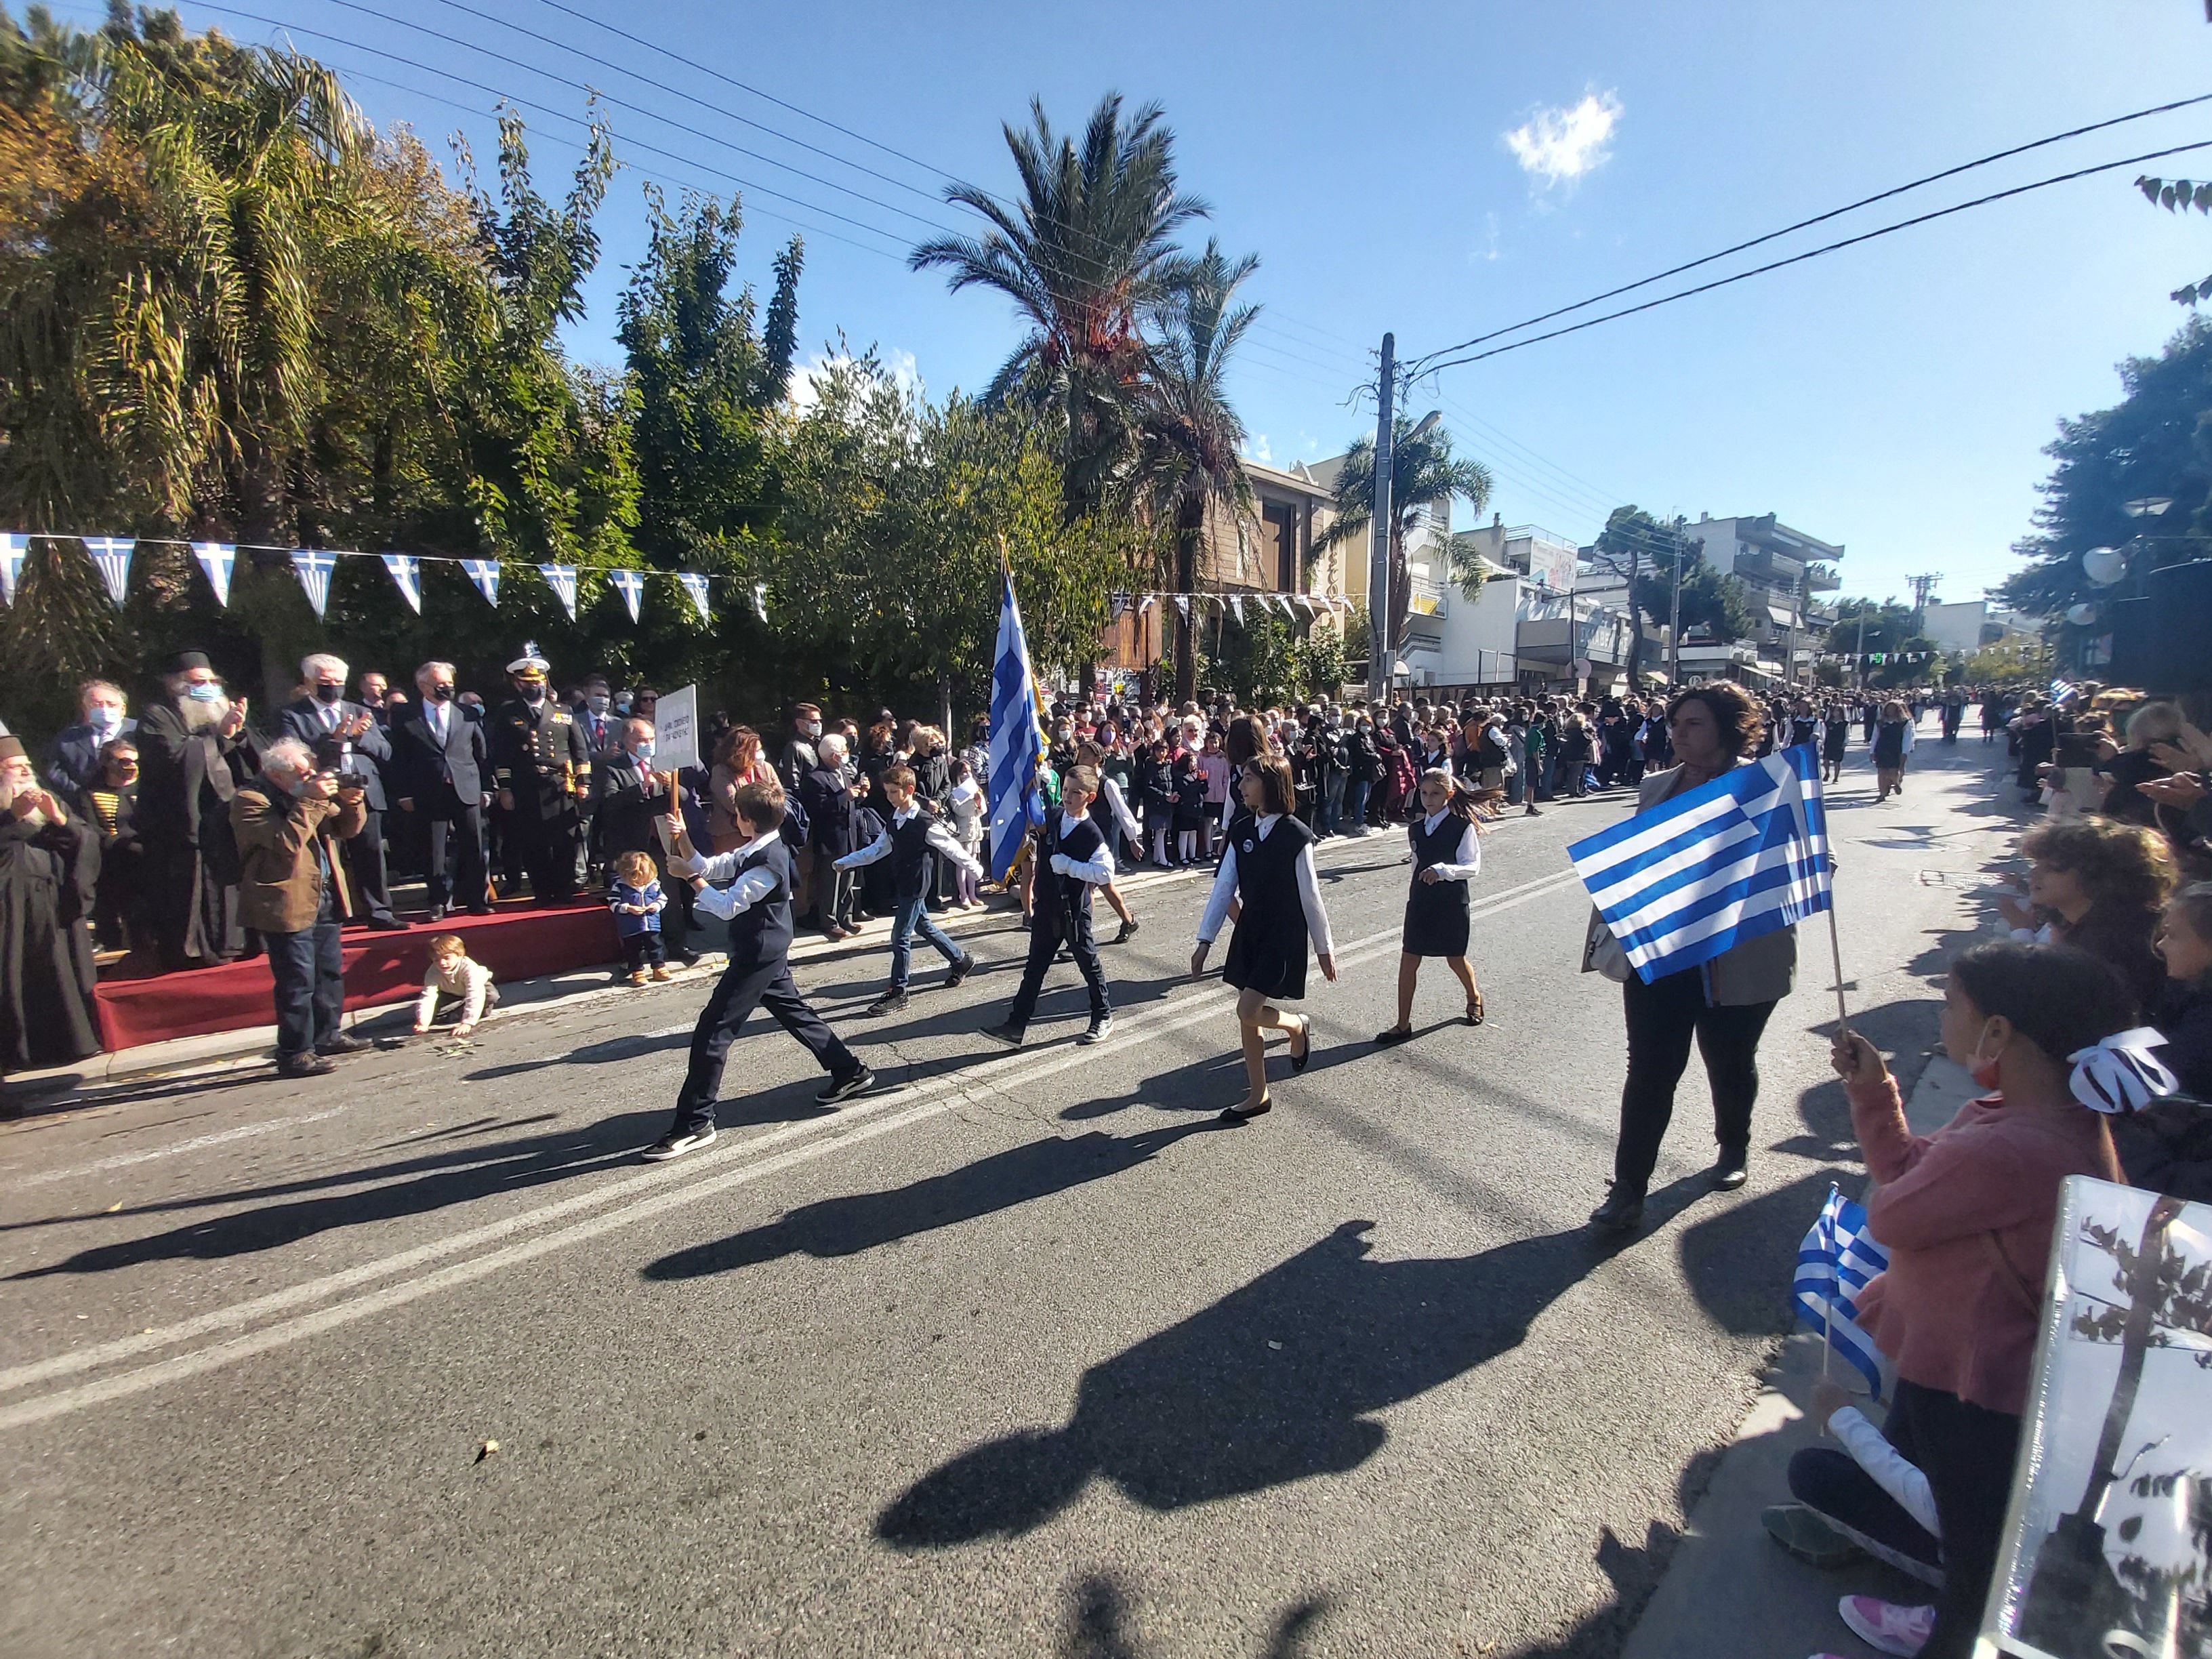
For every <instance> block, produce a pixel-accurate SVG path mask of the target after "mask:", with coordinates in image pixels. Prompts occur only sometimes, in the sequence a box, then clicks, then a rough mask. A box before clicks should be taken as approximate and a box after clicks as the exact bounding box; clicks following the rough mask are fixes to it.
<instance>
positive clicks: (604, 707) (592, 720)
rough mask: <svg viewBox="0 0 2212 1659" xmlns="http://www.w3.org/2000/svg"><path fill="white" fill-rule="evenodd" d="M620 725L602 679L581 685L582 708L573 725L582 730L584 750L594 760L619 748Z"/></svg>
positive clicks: (593, 678)
mask: <svg viewBox="0 0 2212 1659" xmlns="http://www.w3.org/2000/svg"><path fill="white" fill-rule="evenodd" d="M622 723H623V717H622V716H621V715H620V714H617V713H615V700H614V698H613V696H611V694H610V693H609V692H608V690H607V682H606V677H605V675H603V674H594V675H592V678H589V679H587V680H586V681H585V682H584V706H583V709H582V711H581V712H580V714H578V715H577V716H576V724H577V725H578V726H581V727H582V728H583V732H584V748H585V750H586V751H587V752H588V753H589V754H590V755H591V757H592V759H593V760H594V761H596V760H598V759H599V757H601V756H602V755H607V754H611V753H612V752H613V751H615V750H618V749H620V748H621V747H622Z"/></svg>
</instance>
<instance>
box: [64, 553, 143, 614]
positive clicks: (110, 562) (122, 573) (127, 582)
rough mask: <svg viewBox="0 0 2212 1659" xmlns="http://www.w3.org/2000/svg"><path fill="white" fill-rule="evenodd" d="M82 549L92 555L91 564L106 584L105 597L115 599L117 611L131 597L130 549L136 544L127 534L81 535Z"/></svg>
mask: <svg viewBox="0 0 2212 1659" xmlns="http://www.w3.org/2000/svg"><path fill="white" fill-rule="evenodd" d="M78 539H79V540H81V541H82V542H83V544H84V550H85V551H86V552H87V553H88V554H90V555H91V556H92V562H93V566H94V568H95V569H97V570H98V571H99V572H100V580H101V581H102V582H103V583H105V584H106V587H107V597H108V598H109V599H112V600H114V601H115V608H116V609H117V610H118V611H120V610H122V609H123V602H124V601H125V599H129V598H130V597H131V550H132V549H133V548H135V547H137V545H138V544H137V542H136V541H134V540H132V539H131V538H130V537H128V536H82V537H80V538H78Z"/></svg>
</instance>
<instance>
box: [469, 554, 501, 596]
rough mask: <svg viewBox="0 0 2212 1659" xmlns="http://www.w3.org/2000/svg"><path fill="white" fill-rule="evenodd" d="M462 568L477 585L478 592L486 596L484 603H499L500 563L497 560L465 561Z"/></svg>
mask: <svg viewBox="0 0 2212 1659" xmlns="http://www.w3.org/2000/svg"><path fill="white" fill-rule="evenodd" d="M461 568H462V569H463V570H465V571H466V572H467V573H468V577H469V580H471V581H472V582H474V583H475V584H476V585H477V592H479V593H481V594H483V596H484V603H485V604H486V605H498V603H499V561H498V560H497V559H463V560H462V561H461Z"/></svg>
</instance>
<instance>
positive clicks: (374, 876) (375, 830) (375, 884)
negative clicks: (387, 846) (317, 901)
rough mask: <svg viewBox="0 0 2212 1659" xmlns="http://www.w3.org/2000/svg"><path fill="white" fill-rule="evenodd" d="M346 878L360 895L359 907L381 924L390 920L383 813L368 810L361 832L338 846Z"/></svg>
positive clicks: (390, 886)
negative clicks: (366, 820)
mask: <svg viewBox="0 0 2212 1659" xmlns="http://www.w3.org/2000/svg"><path fill="white" fill-rule="evenodd" d="M338 856H339V857H340V858H342V859H343V860H345V867H346V876H347V878H348V879H349V880H350V881H351V882H352V883H353V890H354V891H355V892H356V893H358V894H360V895H361V908H362V911H364V912H365V913H366V914H368V915H372V916H374V917H375V918H376V919H377V920H378V921H391V920H392V878H391V876H390V874H389V873H388V872H386V869H385V864H384V814H383V813H381V812H380V811H375V810H374V809H373V808H372V809H371V810H370V811H369V812H368V822H367V823H363V824H362V827H361V833H360V834H359V835H357V836H349V837H348V838H347V839H346V840H344V841H342V842H339V843H338Z"/></svg>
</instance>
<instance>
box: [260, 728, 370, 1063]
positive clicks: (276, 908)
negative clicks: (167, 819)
mask: <svg viewBox="0 0 2212 1659" xmlns="http://www.w3.org/2000/svg"><path fill="white" fill-rule="evenodd" d="M365 795H366V790H365V788H364V787H363V781H362V778H361V777H360V776H359V775H354V774H340V773H337V772H335V771H329V770H318V769H317V768H316V765H315V757H314V752H313V750H310V749H309V748H308V747H307V744H304V743H302V742H301V741H300V740H299V739H298V738H283V739H281V740H280V741H278V742H276V743H273V744H270V745H269V748H268V750H266V751H265V752H264V755H263V756H262V760H261V775H260V776H259V777H258V778H256V779H254V780H253V781H251V782H249V783H243V784H240V786H239V787H238V792H237V793H236V794H235V795H234V796H233V797H232V798H231V803H230V824H231V831H232V834H233V835H234V837H235V839H236V840H237V842H238V852H239V858H240V862H241V864H242V865H243V866H244V871H245V875H244V878H243V879H242V881H241V882H240V887H239V908H240V913H241V920H242V921H244V922H245V924H246V926H247V927H251V928H252V929H253V930H254V931H255V932H256V933H259V934H260V935H261V942H262V944H263V945H265V946H266V947H267V949H268V951H269V971H270V975H271V976H272V977H273V978H274V979H275V980H276V1071H277V1073H278V1075H280V1076H283V1077H291V1078H297V1077H319V1076H321V1075H322V1074H323V1073H325V1072H329V1071H331V1070H333V1069H335V1068H334V1067H333V1066H331V1060H330V1057H331V1055H333V1054H351V1053H353V1052H354V1051H355V1050H356V1049H358V1048H366V1047H367V1046H368V1045H367V1044H366V1043H364V1042H362V1040H361V1039H360V1038H359V1037H352V1036H347V1035H346V1034H345V1033H344V1032H343V1031H342V1030H339V1029H338V1021H339V1018H340V1017H341V1016H342V1015H343V1012H344V1011H345V981H344V976H343V960H342V958H341V957H340V956H339V952H338V928H339V927H340V926H341V925H342V924H343V921H345V915H346V909H347V902H346V879H345V866H344V864H343V860H341V859H340V858H339V857H338V856H337V848H336V847H335V846H334V845H333V843H334V842H343V841H345V840H348V839H349V838H350V837H352V836H357V835H359V834H360V833H361V829H362V823H363V822H364V821H365V820H366V817H367V808H366V807H365V806H364V805H363V801H364V798H365Z"/></svg>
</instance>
